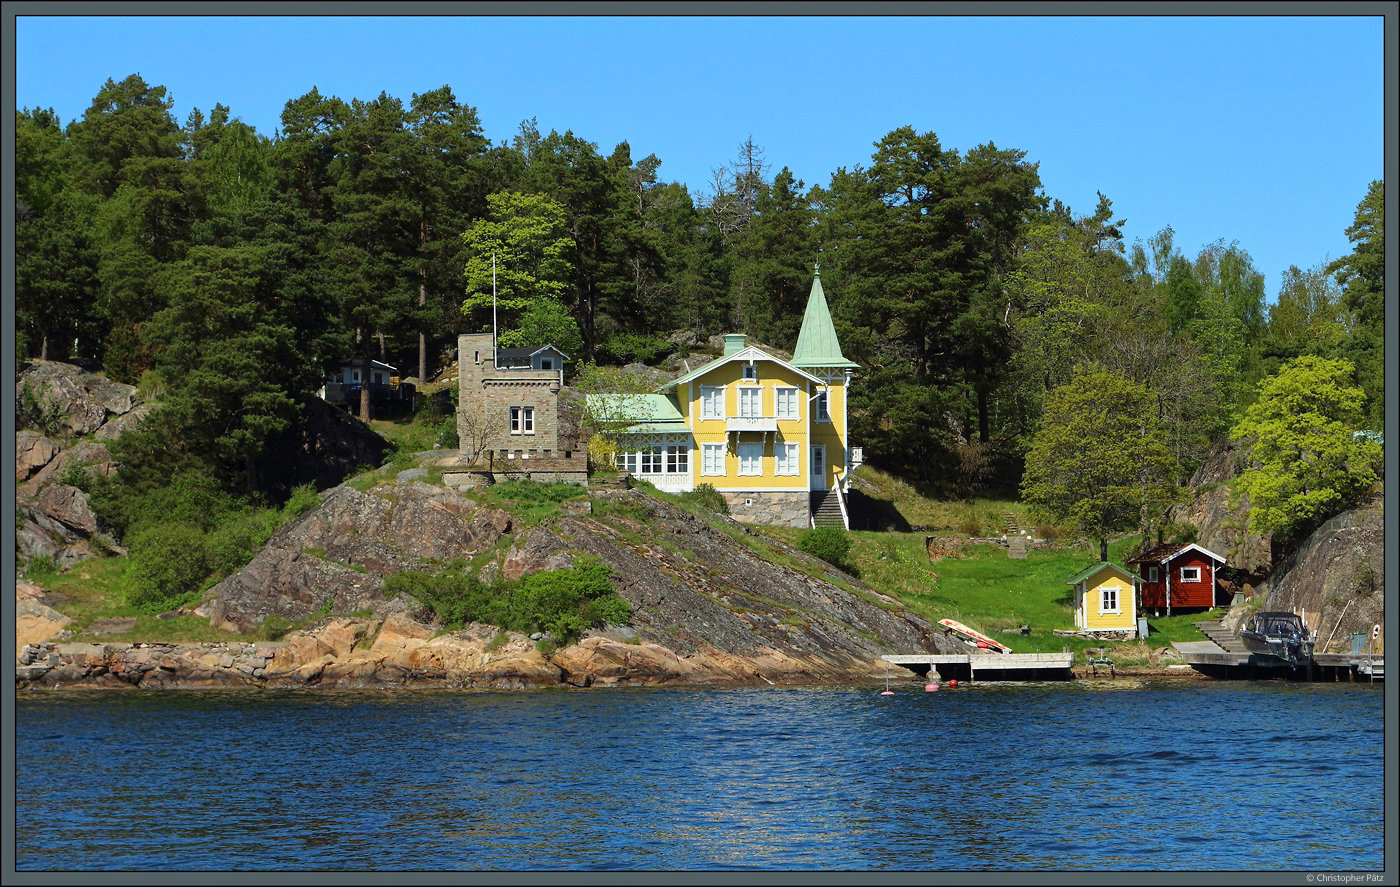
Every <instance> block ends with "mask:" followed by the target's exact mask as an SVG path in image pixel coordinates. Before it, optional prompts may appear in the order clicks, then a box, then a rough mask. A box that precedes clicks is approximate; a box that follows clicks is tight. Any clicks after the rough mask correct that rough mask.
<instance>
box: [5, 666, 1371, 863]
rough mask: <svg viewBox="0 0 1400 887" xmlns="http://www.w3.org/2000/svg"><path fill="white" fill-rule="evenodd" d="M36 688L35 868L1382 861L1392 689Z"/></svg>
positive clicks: (27, 807)
mask: <svg viewBox="0 0 1400 887" xmlns="http://www.w3.org/2000/svg"><path fill="white" fill-rule="evenodd" d="M880 689H881V687H878V686H877V687H873V688H872V687H859V688H842V689H831V688H823V689H783V688H765V689H738V690H708V689H695V688H675V689H670V688H660V689H655V688H653V689H640V688H638V689H627V690H598V689H594V690H587V691H572V692H570V691H538V692H519V693H494V692H464V691H432V690H411V691H394V692H380V691H366V692H337V691H312V692H305V691H303V692H297V691H286V692H256V691H216V692H200V691H181V692H174V691H172V692H150V693H147V692H126V693H122V692H90V693H85V692H79V691H64V692H60V693H48V694H39V693H35V694H28V693H26V694H21V695H20V698H19V699H18V701H17V728H16V743H17V747H16V751H17V755H16V757H17V761H18V772H17V774H16V776H17V781H16V793H17V798H18V803H17V810H16V823H17V825H16V829H17V834H16V841H17V844H16V866H17V868H18V869H19V870H20V871H42V870H57V871H65V870H116V869H136V870H147V869H149V870H166V871H169V870H202V869H208V870H219V871H223V870H270V869H286V870H313V869H321V870H324V869H332V870H338V869H379V870H384V869H399V870H420V871H421V870H428V871H436V870H451V869H582V870H587V869H622V870H649V869H679V870H712V869H724V868H756V869H776V870H793V869H833V870H845V871H852V870H956V871H961V870H995V871H1043V870H1073V869H1095V870H1117V869H1146V870H1192V869H1209V870H1251V871H1279V870H1298V869H1301V870H1324V869H1325V870H1346V869H1361V870H1369V871H1379V870H1380V869H1381V868H1382V867H1383V857H1382V847H1383V835H1382V829H1383V815H1384V808H1383V804H1382V773H1383V768H1382V732H1383V730H1382V728H1383V725H1382V711H1383V699H1382V692H1381V688H1380V685H1376V686H1375V687H1371V686H1367V685H1346V684H1287V683H1272V682H1270V683H1239V682H1219V683H1213V682H1195V681H1155V682H1154V681H1145V682H1138V681H1129V680H1123V679H1120V680H1118V681H1113V682H1072V683H1062V684H991V683H980V684H977V685H975V686H972V687H959V688H958V689H956V690H948V689H944V690H942V691H940V692H938V693H923V692H921V691H920V689H916V688H915V687H914V685H910V684H901V685H899V686H898V687H897V689H898V690H899V692H898V693H897V694H896V695H895V696H893V697H881V696H879V695H878V691H879V690H880Z"/></svg>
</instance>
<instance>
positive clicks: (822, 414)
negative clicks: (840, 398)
mask: <svg viewBox="0 0 1400 887" xmlns="http://www.w3.org/2000/svg"><path fill="white" fill-rule="evenodd" d="M817 421H818V422H830V421H831V413H829V412H827V409H826V392H825V391H823V392H822V393H821V394H818V395H817Z"/></svg>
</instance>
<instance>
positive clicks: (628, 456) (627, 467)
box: [618, 453, 641, 474]
mask: <svg viewBox="0 0 1400 887" xmlns="http://www.w3.org/2000/svg"><path fill="white" fill-rule="evenodd" d="M640 455H641V454H640V453H621V454H619V457H618V458H619V459H620V460H621V463H622V470H623V471H625V472H627V473H628V474H636V473H637V459H638V457H639V456H640Z"/></svg>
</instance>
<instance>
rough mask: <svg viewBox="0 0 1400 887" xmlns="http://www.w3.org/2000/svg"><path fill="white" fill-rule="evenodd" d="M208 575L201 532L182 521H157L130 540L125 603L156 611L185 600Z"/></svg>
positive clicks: (166, 608)
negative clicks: (157, 523) (156, 524)
mask: <svg viewBox="0 0 1400 887" xmlns="http://www.w3.org/2000/svg"><path fill="white" fill-rule="evenodd" d="M208 575H209V561H208V553H207V550H206V547H205V539H204V534H203V533H202V532H200V531H199V530H198V529H197V528H195V527H191V526H188V525H186V524H160V525H158V526H154V527H150V528H149V529H145V530H142V531H141V532H139V533H137V534H136V535H134V536H133V538H132V540H131V560H130V562H129V563H128V564H127V570H126V582H125V584H126V599H127V603H128V604H130V605H131V606H133V607H136V608H137V609H138V610H140V611H142V612H143V613H159V612H162V611H164V610H171V609H174V608H175V607H178V606H180V605H181V604H183V603H185V602H186V601H187V600H188V599H189V598H190V597H192V595H193V593H194V592H196V591H198V589H199V586H200V583H201V582H203V581H204V578H205V577H206V576H208Z"/></svg>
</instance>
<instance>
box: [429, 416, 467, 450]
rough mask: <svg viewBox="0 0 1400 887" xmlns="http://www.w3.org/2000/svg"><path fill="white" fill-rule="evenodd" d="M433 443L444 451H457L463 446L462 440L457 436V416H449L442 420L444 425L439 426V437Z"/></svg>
mask: <svg viewBox="0 0 1400 887" xmlns="http://www.w3.org/2000/svg"><path fill="white" fill-rule="evenodd" d="M433 442H434V443H436V444H437V445H438V446H440V447H442V448H443V449H444V450H455V449H456V448H457V447H459V446H461V445H462V442H461V439H460V438H459V437H458V436H457V417H456V416H448V417H447V418H446V419H443V420H442V424H441V425H439V426H438V434H437V437H436V438H435V439H434V440H433Z"/></svg>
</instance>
